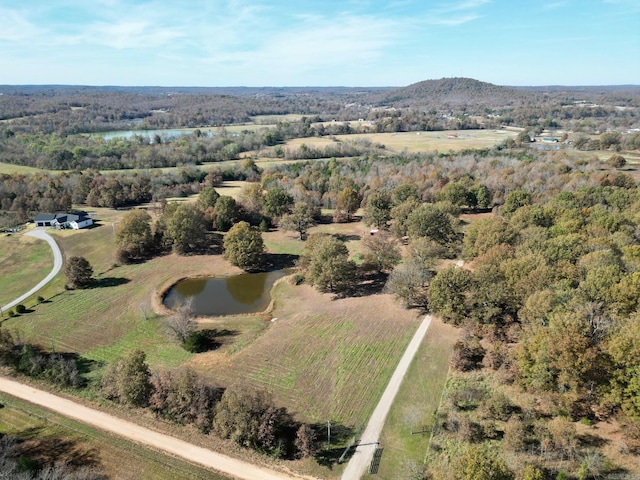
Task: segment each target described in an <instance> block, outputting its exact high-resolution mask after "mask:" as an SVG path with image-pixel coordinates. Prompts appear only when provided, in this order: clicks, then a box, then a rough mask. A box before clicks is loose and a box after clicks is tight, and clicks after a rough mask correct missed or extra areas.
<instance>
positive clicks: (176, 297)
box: [164, 270, 290, 316]
mask: <svg viewBox="0 0 640 480" xmlns="http://www.w3.org/2000/svg"><path fill="white" fill-rule="evenodd" d="M289 273H290V271H289V270H274V271H273V272H263V273H243V274H240V275H233V276H229V277H222V278H220V277H213V278H188V279H185V280H182V281H180V282H178V283H176V284H175V285H174V286H173V287H172V288H171V289H170V290H169V291H168V292H167V295H166V296H165V297H164V304H165V306H167V307H168V308H170V309H174V307H177V306H178V305H180V304H181V303H182V302H184V301H185V300H187V299H189V298H192V302H193V303H192V307H193V313H195V314H196V315H204V316H209V315H237V314H241V313H257V312H262V311H263V310H265V309H266V308H267V307H268V306H269V302H271V288H272V287H273V284H274V283H275V282H276V280H278V279H280V278H282V277H284V276H285V275H288V274H289Z"/></svg>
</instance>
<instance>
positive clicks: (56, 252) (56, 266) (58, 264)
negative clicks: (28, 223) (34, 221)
mask: <svg viewBox="0 0 640 480" xmlns="http://www.w3.org/2000/svg"><path fill="white" fill-rule="evenodd" d="M25 235H28V236H30V237H35V238H39V239H40V240H44V241H45V242H47V243H48V244H49V246H50V247H51V251H52V252H53V268H52V269H51V271H50V272H49V274H48V275H47V276H46V277H45V278H44V279H43V280H41V281H40V282H38V284H37V285H36V286H35V287H33V288H32V289H31V290H29V291H28V292H27V293H24V294H22V295H20V296H19V297H18V298H16V299H15V300H12V301H11V302H9V303H7V304H6V305H4V306H3V307H2V311H3V312H6V311H7V310H9V309H10V308H12V307H13V306H14V305H17V304H19V303H20V302H22V301H24V300H26V299H27V298H29V297H30V296H31V295H33V294H34V293H36V292H37V291H38V290H40V289H41V288H42V287H44V286H45V285H46V284H47V283H49V282H50V281H51V280H53V278H54V277H55V276H56V275H57V274H58V272H59V271H60V269H61V268H62V252H61V251H60V247H58V244H57V243H56V241H55V240H54V239H53V237H51V235H49V234H48V233H47V232H45V231H44V230H39V229H35V230H31V231H30V232H27V233H25Z"/></svg>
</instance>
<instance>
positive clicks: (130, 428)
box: [0, 377, 312, 480]
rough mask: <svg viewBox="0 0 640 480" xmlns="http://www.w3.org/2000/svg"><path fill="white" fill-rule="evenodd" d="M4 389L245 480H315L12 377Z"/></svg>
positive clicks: (1, 381)
mask: <svg viewBox="0 0 640 480" xmlns="http://www.w3.org/2000/svg"><path fill="white" fill-rule="evenodd" d="M0 390H1V391H3V392H4V393H7V394H9V395H12V396H14V397H17V398H20V399H22V400H26V401H28V402H31V403H34V404H36V405H39V406H41V407H44V408H46V409H49V410H52V411H54V412H57V413H60V414H62V415H64V416H66V417H69V418H72V419H74V420H78V421H80V422H83V423H86V424H89V425H92V426H94V427H98V428H100V429H102V430H105V431H107V432H111V433H114V434H116V435H119V436H122V437H125V438H127V439H129V440H132V441H134V442H136V443H140V444H143V445H147V446H149V447H151V448H153V449H157V450H161V451H164V452H166V453H169V454H170V455H175V456H177V457H181V458H184V459H185V460H188V461H190V462H193V463H196V464H198V465H202V466H205V467H207V468H211V469H214V470H216V471H219V472H222V473H224V474H227V475H231V476H232V477H233V478H239V479H244V480H294V479H311V478H312V477H308V476H293V475H290V474H286V473H282V472H276V471H274V470H270V469H267V468H264V467H260V466H257V465H253V464H251V463H248V462H243V461H241V460H238V459H235V458H232V457H229V456H227V455H223V454H221V453H216V452H212V451H211V450H207V449H206V448H202V447H198V446H195V445H192V444H190V443H187V442H185V441H183V440H178V439H177V438H174V437H171V436H169V435H165V434H162V433H158V432H154V431H153V430H150V429H148V428H144V427H141V426H139V425H136V424H134V423H131V422H128V421H126V420H122V419H120V418H117V417H114V416H112V415H108V414H106V413H104V412H100V411H98V410H94V409H91V408H88V407H85V406H84V405H81V404H79V403H76V402H73V401H71V400H67V399H65V398H62V397H58V396H56V395H52V394H50V393H47V392H45V391H43V390H38V389H36V388H33V387H31V386H28V385H24V384H21V383H18V382H15V381H13V380H9V379H8V378H3V377H0Z"/></svg>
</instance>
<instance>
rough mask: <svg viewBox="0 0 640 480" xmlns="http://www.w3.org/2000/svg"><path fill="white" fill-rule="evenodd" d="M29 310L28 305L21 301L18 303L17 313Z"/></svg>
mask: <svg viewBox="0 0 640 480" xmlns="http://www.w3.org/2000/svg"><path fill="white" fill-rule="evenodd" d="M26 311H27V307H25V306H24V305H22V304H21V303H19V304H18V305H16V313H18V314H23V313H24V312H26Z"/></svg>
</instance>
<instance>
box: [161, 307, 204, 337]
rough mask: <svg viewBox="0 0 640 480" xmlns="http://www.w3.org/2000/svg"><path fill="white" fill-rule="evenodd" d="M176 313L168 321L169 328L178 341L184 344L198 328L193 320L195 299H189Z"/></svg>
mask: <svg viewBox="0 0 640 480" xmlns="http://www.w3.org/2000/svg"><path fill="white" fill-rule="evenodd" d="M175 312H176V313H174V314H173V315H172V316H171V317H169V318H168V319H167V323H166V325H167V328H168V329H169V332H170V333H171V336H173V337H174V338H175V339H176V340H178V341H179V342H180V343H184V342H185V341H186V340H187V338H189V335H191V334H192V333H193V332H195V330H196V327H197V326H198V325H197V323H196V322H195V320H194V319H193V297H189V298H188V299H186V300H185V301H184V302H182V303H181V304H180V305H178V307H177V308H176V311H175Z"/></svg>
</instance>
